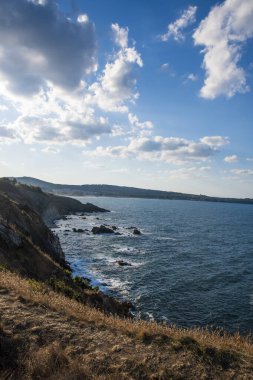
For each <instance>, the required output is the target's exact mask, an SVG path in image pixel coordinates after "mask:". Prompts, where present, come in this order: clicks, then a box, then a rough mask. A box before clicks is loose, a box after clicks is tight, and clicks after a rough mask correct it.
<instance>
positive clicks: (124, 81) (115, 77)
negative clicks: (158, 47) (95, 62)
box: [86, 24, 143, 112]
mask: <svg viewBox="0 0 253 380" xmlns="http://www.w3.org/2000/svg"><path fill="white" fill-rule="evenodd" d="M112 29H113V31H114V35H115V43H116V44H117V45H118V46H119V50H118V51H117V52H116V53H115V54H114V56H113V58H112V60H111V61H110V62H108V63H107V64H106V65H105V68H104V70H103V73H102V75H101V76H100V78H99V79H98V81H97V82H95V83H94V84H92V85H91V86H90V88H89V91H90V93H89V94H88V95H87V96H86V103H87V104H95V105H97V106H98V107H100V108H101V109H102V110H104V111H107V112H127V111H128V106H127V104H126V103H129V102H134V101H135V100H136V99H137V98H138V96H139V94H138V92H137V91H136V78H135V74H134V70H135V68H136V67H137V66H139V67H142V66H143V62H142V59H141V56H140V54H139V53H138V52H137V50H136V49H135V47H134V46H133V47H129V46H128V28H120V27H119V25H118V24H112Z"/></svg>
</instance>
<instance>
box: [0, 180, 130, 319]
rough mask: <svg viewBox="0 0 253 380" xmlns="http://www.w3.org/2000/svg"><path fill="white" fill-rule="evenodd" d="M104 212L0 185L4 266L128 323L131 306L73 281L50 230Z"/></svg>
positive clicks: (16, 186) (38, 191)
mask: <svg viewBox="0 0 253 380" xmlns="http://www.w3.org/2000/svg"><path fill="white" fill-rule="evenodd" d="M106 211H107V210H105V209H102V208H99V207H97V206H94V205H93V204H90V203H87V204H82V203H80V202H78V201H77V200H74V199H71V198H67V197H58V196H55V195H52V194H47V193H44V192H42V191H41V189H39V188H36V187H30V186H27V185H20V184H17V183H16V181H11V180H9V179H5V178H3V179H0V265H2V266H3V267H6V268H7V269H10V270H12V271H14V272H17V273H19V274H20V275H22V276H25V277H26V278H30V279H34V280H39V281H43V282H45V283H46V285H47V286H48V287H50V288H52V289H54V290H55V291H58V292H60V293H63V294H65V295H71V296H73V297H74V298H75V299H78V300H79V301H81V302H82V303H85V304H89V305H91V306H95V307H96V308H98V309H101V310H103V311H104V312H105V313H108V314H117V315H121V316H125V317H130V316H131V313H130V308H131V304H130V303H128V302H119V301H118V300H116V299H114V298H112V297H109V296H107V295H105V294H103V293H102V292H101V291H99V289H94V288H92V287H91V286H90V285H89V283H88V282H87V281H86V280H85V279H82V278H80V277H79V278H74V277H73V276H72V273H71V270H70V267H69V265H68V263H67V262H66V260H65V256H64V252H63V251H62V248H61V245H60V241H59V238H58V237H57V236H56V235H55V234H54V233H53V232H52V231H51V230H50V228H49V227H51V226H52V225H53V221H54V220H55V219H57V218H62V217H65V216H66V215H68V214H73V213H84V212H85V213H92V212H106Z"/></svg>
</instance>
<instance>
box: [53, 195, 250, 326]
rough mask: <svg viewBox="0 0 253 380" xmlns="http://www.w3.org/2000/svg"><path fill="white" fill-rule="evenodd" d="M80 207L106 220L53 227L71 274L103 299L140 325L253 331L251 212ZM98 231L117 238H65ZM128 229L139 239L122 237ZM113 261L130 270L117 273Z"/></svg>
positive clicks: (204, 207) (167, 204)
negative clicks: (122, 301) (130, 312)
mask: <svg viewBox="0 0 253 380" xmlns="http://www.w3.org/2000/svg"><path fill="white" fill-rule="evenodd" d="M78 199H79V200H81V201H82V202H84V203H86V202H91V203H94V204H96V205H98V206H101V207H104V208H107V209H110V210H111V211H112V212H111V213H105V214H103V213H102V214H96V215H95V214H94V215H88V216H87V219H82V217H80V216H72V217H71V218H70V219H69V220H67V221H59V222H58V224H59V227H60V228H58V229H57V230H56V232H57V234H58V235H59V237H60V240H61V243H62V247H63V249H64V251H65V254H66V258H67V260H68V261H69V262H70V263H71V266H72V268H73V270H74V272H75V273H76V274H79V275H83V276H87V277H90V278H91V279H93V283H96V284H99V285H100V286H101V288H102V290H104V291H106V292H108V293H109V294H112V295H116V296H118V297H120V298H126V299H130V300H131V301H132V302H133V304H134V305H135V308H136V310H135V312H136V314H137V315H140V316H141V317H144V318H150V319H153V318H154V319H156V320H159V321H166V322H168V323H176V324H177V325H181V326H188V327H189V326H206V325H212V326H218V327H225V328H226V329H228V330H229V331H235V330H240V331H241V332H243V333H245V332H250V331H252V330H253V324H252V322H253V234H252V228H253V206H251V205H240V204H222V203H209V202H191V201H169V200H149V199H147V200H146V199H122V198H88V197H84V198H78ZM97 218H99V219H100V220H97ZM101 224H108V225H116V226H117V227H118V228H119V229H118V231H119V232H120V233H122V235H120V236H113V235H112V236H111V235H103V236H96V235H93V234H90V233H89V232H87V233H85V234H77V233H74V232H72V231H71V232H66V231H65V230H66V229H70V230H72V228H73V227H76V228H83V229H88V230H89V231H90V230H91V228H92V227H93V226H99V225H101ZM130 226H136V227H138V228H139V229H140V230H141V231H142V235H141V236H134V235H133V234H132V232H131V230H128V229H126V227H130ZM117 260H124V261H126V262H128V263H130V264H132V266H126V267H120V266H119V265H118V264H117V263H116V261H117ZM105 284H106V285H105Z"/></svg>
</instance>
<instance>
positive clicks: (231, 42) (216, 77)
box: [193, 0, 253, 99]
mask: <svg viewBox="0 0 253 380" xmlns="http://www.w3.org/2000/svg"><path fill="white" fill-rule="evenodd" d="M252 19H253V2H252V0H225V1H224V2H223V3H222V4H220V5H216V6H215V7H213V9H212V10H211V11H210V13H209V14H208V16H207V17H206V18H205V19H204V20H203V21H202V22H201V23H200V25H199V27H198V28H197V30H196V31H195V33H194V34H193V38H194V41H195V44H196V45H203V46H204V50H203V52H204V60H203V68H204V69H205V72H206V78H205V83H204V85H203V87H202V88H201V91H200V95H201V97H203V98H206V99H214V98H216V97H218V96H221V95H223V96H227V97H232V96H234V95H235V94H236V93H245V92H246V91H248V89H249V87H248V86H247V83H246V74H245V71H244V70H243V68H241V67H239V61H240V59H241V48H242V46H243V43H245V41H247V39H249V38H251V37H252V36H253V22H252Z"/></svg>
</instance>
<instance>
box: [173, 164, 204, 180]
mask: <svg viewBox="0 0 253 380" xmlns="http://www.w3.org/2000/svg"><path fill="white" fill-rule="evenodd" d="M210 170H211V167H210V166H201V167H198V166H193V167H189V168H187V167H186V168H180V169H174V170H170V171H169V173H168V175H169V177H170V178H173V179H174V178H179V179H187V178H190V179H194V178H203V177H206V175H207V173H208V172H210Z"/></svg>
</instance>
